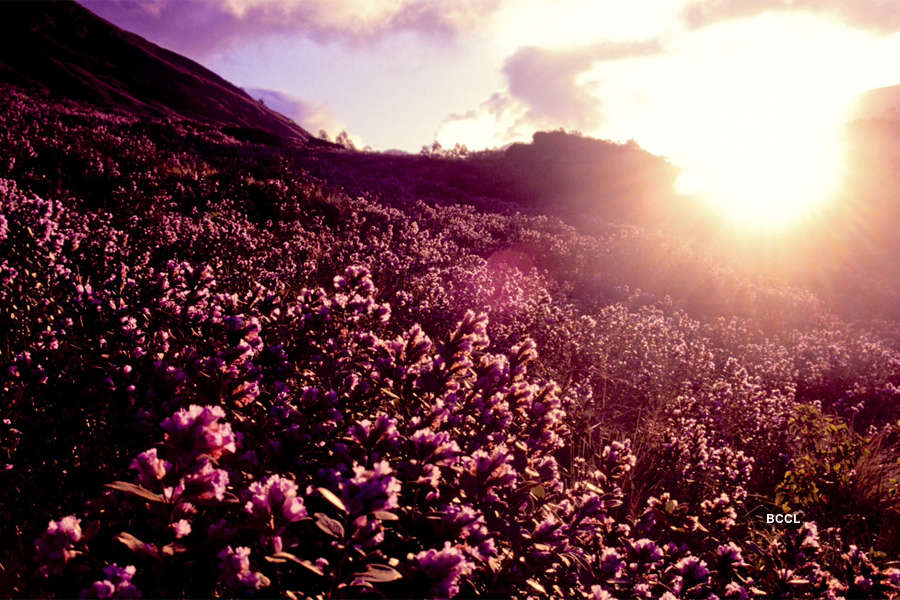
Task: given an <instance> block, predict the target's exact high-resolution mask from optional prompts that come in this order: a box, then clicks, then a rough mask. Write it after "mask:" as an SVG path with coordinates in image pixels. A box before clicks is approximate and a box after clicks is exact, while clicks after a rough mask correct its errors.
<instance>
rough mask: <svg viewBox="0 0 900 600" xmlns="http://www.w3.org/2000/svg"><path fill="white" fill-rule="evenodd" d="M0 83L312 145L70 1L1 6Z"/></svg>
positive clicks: (214, 81)
mask: <svg viewBox="0 0 900 600" xmlns="http://www.w3.org/2000/svg"><path fill="white" fill-rule="evenodd" d="M0 80H3V81H7V82H10V83H14V84H17V85H22V86H27V87H37V88H39V89H43V90H45V91H47V92H49V93H51V94H53V95H57V96H62V97H67V98H74V99H79V100H85V101H87V102H90V103H92V104H96V105H99V106H103V107H112V108H124V109H127V110H130V111H135V112H139V113H143V114H151V115H154V116H164V117H176V118H177V117H186V118H190V119H197V120H200V121H207V122H212V123H216V124H221V125H226V126H231V127H240V128H249V129H250V130H261V131H263V132H266V133H268V134H273V135H275V136H278V137H279V138H282V139H285V140H292V141H294V142H307V141H309V140H310V139H313V138H312V136H311V135H310V134H309V132H307V131H306V130H305V129H303V128H302V127H300V126H299V125H297V124H296V123H294V122H293V121H291V120H290V119H288V118H287V117H285V116H283V115H281V114H279V113H277V112H275V111H273V110H271V109H269V108H267V107H266V106H265V105H263V104H262V103H260V102H258V101H256V100H254V99H253V98H251V97H250V96H249V95H248V94H247V93H246V92H244V91H243V90H241V89H240V88H238V87H237V86H235V85H232V84H231V83H229V82H227V81H225V80H224V79H222V78H221V77H219V76H218V75H216V74H215V73H213V72H212V71H210V70H208V69H206V68H204V67H202V66H200V65H199V64H197V63H196V62H194V61H192V60H190V59H188V58H185V57H184V56H181V55H180V54H176V53H174V52H171V51H169V50H166V49H164V48H161V47H159V46H157V45H155V44H152V43H150V42H148V41H147V40H145V39H144V38H142V37H140V36H137V35H135V34H132V33H129V32H126V31H124V30H122V29H119V28H118V27H116V26H114V25H112V24H111V23H109V22H107V21H105V20H103V19H101V18H99V17H97V16H96V15H94V14H93V13H91V12H90V11H88V10H87V9H85V8H83V7H82V6H79V5H78V4H76V3H74V2H70V1H61V2H18V1H17V2H3V3H0ZM257 137H259V136H257Z"/></svg>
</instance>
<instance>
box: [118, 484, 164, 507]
mask: <svg viewBox="0 0 900 600" xmlns="http://www.w3.org/2000/svg"><path fill="white" fill-rule="evenodd" d="M106 487H108V488H109V489H111V490H116V491H117V492H124V493H126V494H131V495H133V496H137V497H138V498H143V499H144V500H149V501H150V502H165V501H166V500H165V498H163V497H162V495H160V494H154V493H153V492H151V491H150V490H148V489H147V488H144V487H141V486H139V485H135V484H133V483H128V482H127V481H113V482H112V483H107V484H106Z"/></svg>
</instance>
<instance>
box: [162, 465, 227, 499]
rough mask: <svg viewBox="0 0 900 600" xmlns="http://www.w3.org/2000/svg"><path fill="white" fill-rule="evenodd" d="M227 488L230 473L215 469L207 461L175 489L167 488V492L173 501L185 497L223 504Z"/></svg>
mask: <svg viewBox="0 0 900 600" xmlns="http://www.w3.org/2000/svg"><path fill="white" fill-rule="evenodd" d="M227 487H228V472H227V471H225V470H223V469H217V468H215V467H213V465H212V463H211V462H210V461H209V460H208V459H206V460H204V461H203V462H202V463H201V465H200V468H198V469H196V470H195V471H194V472H193V473H191V474H189V475H187V476H185V477H184V479H182V481H181V483H179V484H178V485H177V486H176V487H175V488H174V489H172V488H167V489H166V492H167V495H168V496H169V497H170V498H172V499H178V498H181V497H182V496H185V497H188V498H194V499H197V500H206V501H209V500H218V501H219V502H221V501H222V500H224V499H225V491H226V489H227Z"/></svg>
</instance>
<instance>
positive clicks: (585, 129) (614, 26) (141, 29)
mask: <svg viewBox="0 0 900 600" xmlns="http://www.w3.org/2000/svg"><path fill="white" fill-rule="evenodd" d="M82 3H83V4H84V5H86V6H87V7H88V8H89V9H91V10H93V11H94V12H96V13H97V14H99V15H100V16H102V17H104V18H106V19H108V20H109V21H111V22H113V23H114V24H116V25H119V26H120V27H123V28H125V29H128V30H130V31H134V32H135V33H138V34H139V35H142V36H144V37H146V38H147V39H149V40H151V41H153V42H155V43H158V44H160V45H162V46H164V47H167V48H170V49H172V50H174V51H176V52H179V53H181V54H184V55H186V56H188V57H190V58H192V59H194V60H196V61H197V62H199V63H201V64H202V65H204V66H206V67H208V68H210V69H212V70H213V71H215V72H217V73H218V74H220V75H222V76H223V77H225V78H226V79H228V80H229V81H231V82H232V83H235V84H236V85H239V86H241V87H243V88H245V89H247V90H248V91H250V93H251V94H252V95H253V96H254V97H257V98H262V99H263V100H264V101H265V102H266V103H267V104H268V105H269V106H272V107H273V108H275V109H276V110H279V111H280V112H283V113H284V114H286V115H287V116H289V117H291V118H294V119H295V120H297V121H298V122H299V123H300V124H301V125H303V126H304V127H306V128H307V129H309V130H311V131H313V132H314V133H316V132H318V131H319V130H320V129H325V130H326V131H328V133H329V134H330V135H331V136H332V137H333V136H334V135H336V134H337V133H338V132H339V131H341V130H342V129H346V130H347V131H348V132H350V134H351V135H352V137H353V139H354V141H356V142H357V144H359V145H369V146H371V147H373V148H375V149H381V150H386V149H402V150H407V151H413V152H415V151H418V150H419V149H420V148H421V147H422V146H423V145H427V144H431V142H432V141H434V140H437V141H439V142H440V143H441V144H442V145H444V146H445V147H446V146H453V145H454V144H455V143H457V142H459V143H464V144H466V145H467V146H468V147H469V148H470V149H480V148H485V147H496V146H502V145H505V144H508V143H510V142H513V141H527V140H528V139H530V137H531V134H532V133H533V132H534V131H537V130H547V129H558V128H564V129H566V130H577V131H580V132H582V133H584V134H586V135H591V136H595V137H600V138H605V139H612V140H616V141H627V140H630V139H634V140H635V141H637V142H638V143H639V144H641V145H642V146H643V147H645V148H647V149H648V150H650V151H651V152H655V153H657V154H661V155H664V156H667V157H669V158H670V159H671V160H672V161H673V162H675V163H677V164H679V165H682V166H685V167H686V168H687V169H688V171H689V172H690V168H691V166H692V165H693V166H696V167H697V169H695V171H696V172H697V173H700V172H701V171H703V167H704V165H705V166H706V167H708V166H709V165H710V164H711V163H715V162H716V161H717V160H718V161H719V162H720V163H721V162H722V161H721V160H720V158H719V157H720V156H721V155H722V153H723V152H724V153H731V154H730V156H731V159H730V164H731V165H739V166H740V169H742V170H741V173H740V177H743V178H745V179H752V171H753V169H749V171H750V174H749V175H748V169H747V161H750V162H751V163H753V161H769V164H764V165H761V166H760V169H768V170H771V169H773V168H776V167H777V164H776V163H777V161H782V160H786V159H788V158H789V157H790V156H793V155H795V154H796V153H798V152H806V153H808V152H819V151H816V150H815V148H816V147H819V146H827V145H828V142H829V136H831V135H833V130H832V129H830V125H831V124H832V123H834V122H835V121H836V120H838V119H839V115H841V114H843V112H844V111H845V109H846V107H847V106H848V105H849V104H850V103H851V102H852V101H853V99H854V98H856V97H858V95H859V94H860V93H862V92H864V91H865V90H867V89H871V88H876V87H882V86H890V85H894V84H898V83H900V68H898V67H897V66H896V65H897V60H896V58H897V57H900V5H898V2H897V1H896V0H628V1H622V0H602V1H594V2H590V1H584V0H548V1H544V0H515V1H513V0H440V1H438V0H384V1H383V2H378V1H367V0H83V1H82ZM773 140H776V141H778V143H777V144H772V142H773ZM773 146H774V147H775V148H777V150H776V151H775V152H772V148H773ZM736 147H739V148H740V149H741V150H740V151H738V152H737V153H735V152H736V151H735V148H736ZM819 153H820V154H822V155H821V156H819V155H818V154H817V155H816V156H815V157H814V158H815V160H811V162H813V163H814V164H813V165H812V166H811V167H810V168H822V165H826V164H828V161H829V160H831V158H830V157H829V156H826V154H827V153H825V152H819ZM762 154H767V155H768V154H771V155H772V156H766V157H763V158H761V155H762ZM754 164H755V163H754ZM729 168H730V167H729V166H728V165H725V164H719V165H718V166H717V168H716V169H710V168H706V183H707V184H710V185H714V184H715V183H714V182H713V183H710V182H711V180H712V179H715V178H716V177H720V178H732V179H733V178H734V177H735V176H736V175H735V173H732V172H729ZM737 168H739V167H738V166H734V167H733V169H737ZM713 171H715V173H714V174H712V175H711V173H713ZM689 175H690V173H689ZM808 180H809V178H806V179H805V180H804V181H807V182H808ZM682 183H683V185H684V186H685V187H686V188H690V187H691V185H692V181H691V177H690V176H688V177H686V178H685V180H684V181H683V182H682ZM804 185H808V183H807V184H804Z"/></svg>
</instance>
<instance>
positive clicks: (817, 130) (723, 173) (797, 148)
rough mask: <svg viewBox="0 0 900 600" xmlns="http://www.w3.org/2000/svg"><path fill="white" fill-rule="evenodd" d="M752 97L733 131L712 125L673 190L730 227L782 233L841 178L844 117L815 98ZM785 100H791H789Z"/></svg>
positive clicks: (821, 201)
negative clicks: (707, 208) (691, 198)
mask: <svg viewBox="0 0 900 600" xmlns="http://www.w3.org/2000/svg"><path fill="white" fill-rule="evenodd" d="M793 93H794V96H793V97H792V98H790V99H787V98H781V99H782V100H783V102H781V103H776V102H771V101H770V100H771V99H772V98H771V96H773V95H774V96H780V95H781V94H778V93H777V92H776V93H775V94H771V95H770V96H766V95H764V94H761V95H760V97H759V98H755V99H754V100H755V102H753V105H752V107H750V108H749V109H748V110H746V111H744V112H743V113H742V114H740V115H737V116H735V118H734V120H733V121H732V122H731V123H730V126H728V127H723V126H721V125H720V124H718V123H711V124H710V130H709V131H706V132H703V134H701V135H702V136H703V137H704V138H705V139H704V144H703V147H702V148H697V149H695V150H694V152H692V154H693V156H691V157H690V158H688V159H687V160H686V162H685V165H684V169H685V170H684V172H683V174H682V175H681V177H680V178H679V180H678V181H677V183H676V189H677V191H678V192H679V193H683V194H689V195H696V196H697V197H699V198H700V199H702V200H703V201H704V202H706V203H707V204H709V205H710V206H711V208H712V209H713V210H714V211H715V212H717V213H719V214H721V215H723V216H724V217H726V218H728V219H729V220H731V221H732V222H734V223H736V224H740V225H744V226H747V227H752V228H755V229H774V228H780V227H784V226H787V225H790V224H793V223H796V222H797V221H798V220H801V219H803V218H805V217H809V216H812V214H813V213H814V211H815V210H816V209H817V208H819V207H821V206H822V205H823V204H824V203H825V202H827V201H828V200H829V198H830V197H831V196H832V195H833V193H834V192H835V191H836V188H837V186H838V184H839V183H840V180H841V174H842V160H841V158H842V146H841V135H840V134H841V122H842V121H841V116H840V114H839V112H838V111H832V110H829V109H828V107H825V106H822V104H823V103H821V102H817V99H816V97H815V95H814V94H813V93H810V94H798V93H797V92H796V91H794V92H793ZM788 100H790V101H788Z"/></svg>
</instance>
